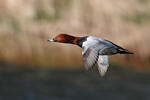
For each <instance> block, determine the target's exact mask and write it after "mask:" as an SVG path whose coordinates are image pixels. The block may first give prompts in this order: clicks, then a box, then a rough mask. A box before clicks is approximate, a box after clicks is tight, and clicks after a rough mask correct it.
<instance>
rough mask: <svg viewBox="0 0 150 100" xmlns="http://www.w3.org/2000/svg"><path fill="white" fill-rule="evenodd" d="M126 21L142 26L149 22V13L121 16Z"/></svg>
mask: <svg viewBox="0 0 150 100" xmlns="http://www.w3.org/2000/svg"><path fill="white" fill-rule="evenodd" d="M123 18H124V19H125V20H126V21H129V22H133V23H135V24H139V25H140V24H142V23H145V22H147V21H150V13H149V12H138V13H136V14H135V15H133V16H129V15H128V16H123Z"/></svg>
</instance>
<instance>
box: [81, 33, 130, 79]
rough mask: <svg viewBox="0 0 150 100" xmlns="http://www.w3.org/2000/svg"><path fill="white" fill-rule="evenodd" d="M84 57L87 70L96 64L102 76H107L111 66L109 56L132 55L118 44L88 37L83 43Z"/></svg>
mask: <svg viewBox="0 0 150 100" xmlns="http://www.w3.org/2000/svg"><path fill="white" fill-rule="evenodd" d="M82 48H83V50H82V55H83V61H84V66H85V68H86V69H87V70H89V69H91V68H92V67H93V66H94V65H95V64H96V63H97V64H98V70H99V73H100V75H101V76H103V75H104V74H105V72H106V71H107V68H108V66H109V61H108V55H114V54H117V53H121V54H132V53H131V52H129V51H128V50H126V49H123V48H122V47H120V46H117V45H116V44H114V43H112V42H110V41H108V40H104V39H101V38H97V37H93V36H88V37H87V38H86V41H84V42H83V43H82Z"/></svg>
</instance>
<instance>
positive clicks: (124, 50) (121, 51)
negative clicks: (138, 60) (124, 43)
mask: <svg viewBox="0 0 150 100" xmlns="http://www.w3.org/2000/svg"><path fill="white" fill-rule="evenodd" d="M118 53H120V54H134V53H133V52H130V51H128V50H126V49H123V48H119V49H118Z"/></svg>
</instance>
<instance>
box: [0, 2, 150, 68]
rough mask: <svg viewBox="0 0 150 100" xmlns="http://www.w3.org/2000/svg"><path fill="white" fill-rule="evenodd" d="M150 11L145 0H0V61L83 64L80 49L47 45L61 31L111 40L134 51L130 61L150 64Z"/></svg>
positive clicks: (58, 64)
mask: <svg viewBox="0 0 150 100" xmlns="http://www.w3.org/2000/svg"><path fill="white" fill-rule="evenodd" d="M149 9H150V2H149V0H28V1H27V0H15V1H12V0H0V27H1V28H0V59H1V61H5V62H10V63H19V64H31V65H35V64H37V65H45V66H47V65H54V66H60V65H64V66H65V65H67V66H73V65H81V63H82V60H81V59H82V58H81V55H80V51H81V50H79V48H78V47H76V46H71V45H64V44H56V43H47V39H49V38H52V37H54V36H56V35H57V34H59V33H61V32H63V33H68V34H72V35H76V36H85V35H93V36H98V37H102V38H105V39H109V40H111V41H113V42H115V43H117V44H119V45H121V46H123V47H125V48H128V49H129V50H131V51H133V52H135V55H134V56H131V58H130V59H129V61H130V60H131V61H130V62H131V63H132V64H134V65H139V64H145V63H146V64H149V59H150V51H149V50H150V47H149V45H148V42H150V39H149V38H150V34H149V33H150V29H149V27H150V13H149ZM121 58H122V59H125V60H126V59H128V56H127V57H126V56H121ZM127 61H128V60H127ZM139 62H141V63H139Z"/></svg>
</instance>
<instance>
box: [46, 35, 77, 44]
mask: <svg viewBox="0 0 150 100" xmlns="http://www.w3.org/2000/svg"><path fill="white" fill-rule="evenodd" d="M78 39H79V38H78V37H74V36H71V35H67V34H59V35H57V36H56V37H55V38H53V39H52V40H48V41H49V42H60V43H71V44H76V42H77V40H78Z"/></svg>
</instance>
